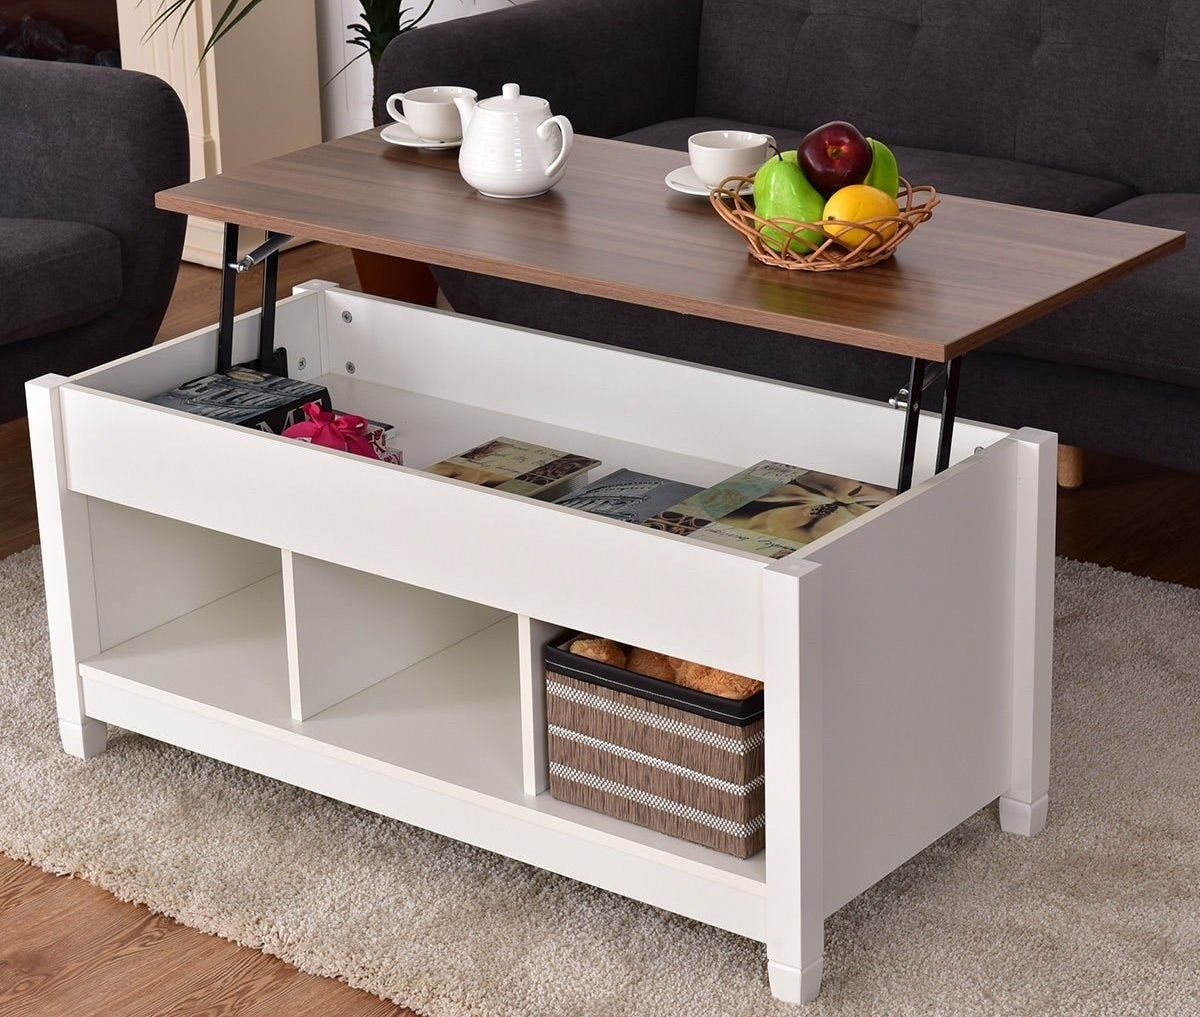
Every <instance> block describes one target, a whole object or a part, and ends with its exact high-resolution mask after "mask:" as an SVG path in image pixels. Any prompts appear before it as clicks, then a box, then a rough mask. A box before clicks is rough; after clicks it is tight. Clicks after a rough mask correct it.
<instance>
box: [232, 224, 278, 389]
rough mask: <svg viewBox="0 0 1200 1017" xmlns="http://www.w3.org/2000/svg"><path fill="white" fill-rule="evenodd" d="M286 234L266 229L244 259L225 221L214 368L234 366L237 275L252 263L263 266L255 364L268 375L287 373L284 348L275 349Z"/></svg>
mask: <svg viewBox="0 0 1200 1017" xmlns="http://www.w3.org/2000/svg"><path fill="white" fill-rule="evenodd" d="M291 239H292V238H291V235H290V234H287V233H273V232H268V233H267V238H266V240H264V241H263V242H262V243H261V244H259V245H258V247H256V248H255V249H254V250H253V251H251V252H250V253H249V254H247V255H246V256H245V257H244V258H241V259H239V258H238V256H237V251H238V226H237V223H232V222H227V223H226V224H225V244H224V249H223V251H222V257H221V310H220V317H219V319H218V322H217V371H218V372H220V371H227V370H229V368H231V367H232V366H233V319H234V312H235V296H236V293H237V277H238V276H239V275H241V274H242V273H243V272H249V271H250V269H252V268H254V266H255V265H257V264H259V263H262V265H263V288H262V314H261V316H260V318H259V323H258V359H257V361H256V363H255V366H256V367H257V368H258V369H259V370H260V371H266V372H268V373H270V374H279V375H286V374H287V361H286V359H285V354H284V351H282V350H279V351H276V349H275V302H276V293H275V291H276V289H277V288H278V285H279V249H280V248H281V247H283V245H284V244H286V243H287V242H288V241H289V240H291Z"/></svg>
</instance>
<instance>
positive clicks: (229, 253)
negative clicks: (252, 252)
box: [217, 222, 238, 374]
mask: <svg viewBox="0 0 1200 1017" xmlns="http://www.w3.org/2000/svg"><path fill="white" fill-rule="evenodd" d="M237 250H238V225H237V223H235V222H227V223H226V224H225V245H224V249H223V250H222V253H221V310H220V316H219V317H218V318H217V373H218V374H220V373H221V372H222V371H228V370H229V368H231V367H232V366H233V316H234V301H235V297H236V296H237V273H238V267H237Z"/></svg>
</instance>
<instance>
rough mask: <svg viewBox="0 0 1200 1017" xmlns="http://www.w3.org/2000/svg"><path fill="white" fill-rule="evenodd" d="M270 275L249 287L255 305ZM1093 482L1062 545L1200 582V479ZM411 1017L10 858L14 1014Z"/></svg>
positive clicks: (28, 511)
mask: <svg viewBox="0 0 1200 1017" xmlns="http://www.w3.org/2000/svg"><path fill="white" fill-rule="evenodd" d="M312 278H319V279H328V280H331V281H333V282H337V283H339V284H340V285H342V286H347V287H350V288H357V277H356V275H355V272H354V266H353V263H352V261H351V259H350V255H349V253H348V252H347V251H345V250H344V249H342V248H336V247H328V246H325V245H320V244H308V245H305V246H303V247H299V248H297V249H295V250H292V251H288V252H286V253H285V254H284V255H283V256H282V257H281V261H280V291H281V293H287V292H288V291H290V289H291V287H292V286H293V285H295V284H296V283H297V282H301V281H303V280H306V279H312ZM259 286H260V284H259V282H258V280H257V278H251V279H249V280H246V281H244V282H243V284H242V285H241V286H240V287H239V290H238V308H239V310H246V309H249V308H251V307H254V306H256V305H257V303H258V298H259ZM217 293H218V274H217V272H216V271H215V270H212V269H204V268H198V267H196V266H192V265H184V266H183V268H182V270H181V272H180V277H179V281H178V283H177V285H176V289H175V297H174V299H173V300H172V303H171V307H170V309H169V311H168V313H167V317H166V320H165V321H164V322H163V327H162V329H161V330H160V333H159V338H160V339H167V338H171V337H174V336H177V335H183V334H185V333H187V332H190V331H193V330H194V329H197V328H201V327H203V326H205V325H207V324H209V323H210V322H211V321H212V320H213V319H214V317H215V314H216V303H217ZM1085 462H1086V476H1087V480H1086V482H1085V484H1084V486H1083V487H1081V488H1078V489H1075V490H1070V491H1067V490H1060V492H1059V495H1058V542H1057V549H1058V553H1059V554H1061V555H1065V556H1067V557H1071V558H1079V559H1083V560H1085V561H1093V562H1098V563H1100V564H1104V565H1111V566H1113V567H1115V568H1118V569H1121V570H1122V571H1125V572H1132V573H1135V574H1138V575H1146V576H1151V577H1153V578H1156V579H1162V580H1166V581H1169V582H1175V583H1183V584H1185V585H1188V586H1194V587H1200V540H1197V539H1196V537H1195V534H1197V533H1198V532H1200V476H1195V475H1190V474H1181V473H1173V472H1171V471H1167V470H1161V469H1158V468H1155V467H1149V466H1145V465H1143V464H1140V463H1136V462H1130V461H1125V460H1115V459H1105V458H1102V457H1099V456H1090V455H1089V456H1087V457H1086V460H1085ZM36 542H37V522H36V517H35V513H34V504H33V487H32V479H31V477H30V463H29V451H28V429H27V428H26V426H25V422H24V420H18V421H13V422H11V423H9V424H4V425H0V557H4V556H6V555H8V554H12V553H13V552H15V551H19V550H21V549H23V548H25V547H28V546H30V545H32V544H34V543H36ZM72 1012H74V1013H104V1014H109V1015H114V1017H143V1015H144V1017H167V1015H178V1017H185V1015H186V1017H196V1015H213V1017H215V1015H220V1014H237V1015H239V1017H283V1015H287V1017H308V1015H312V1017H318V1015H322V1017H323V1015H324V1014H329V1013H335V1014H339V1015H341V1017H376V1015H380V1017H382V1015H391V1017H402V1015H411V1014H412V1011H410V1010H406V1009H403V1008H401V1007H397V1006H395V1005H393V1004H390V1003H386V1002H384V1001H382V1000H379V999H377V998H375V997H374V996H370V995H368V994H366V993H362V992H358V991H357V990H354V989H350V988H349V987H347V986H346V985H344V984H342V983H340V982H336V981H333V980H330V979H324V978H316V977H313V976H310V975H305V974H302V973H301V972H299V971H296V970H295V969H293V968H291V967H289V966H288V965H286V964H283V963H282V962H281V961H278V960H275V959H274V958H270V957H267V956H265V955H264V954H261V953H259V952H258V951H255V950H250V949H248V948H245V947H239V946H235V945H233V944H231V943H228V942H226V941H225V940H221V939H218V938H216V937H213V936H208V935H205V934H203V933H199V932H196V931H194V930H191V929H187V928H185V927H183V926H180V925H177V924H176V923H174V922H172V921H170V920H169V919H165V918H162V917H156V916H153V915H151V914H150V912H149V911H148V910H147V909H145V908H143V907H135V906H133V905H129V904H123V903H121V902H119V901H117V900H116V899H115V898H114V897H112V896H110V895H109V894H107V893H105V892H104V891H102V890H98V889H96V888H95V887H93V886H90V885H89V884H87V883H84V882H82V881H80V880H75V879H63V878H58V877H54V876H50V875H47V874H46V873H43V872H41V871H40V870H37V869H34V868H31V867H30V866H28V865H25V864H23V863H21V862H17V861H14V860H12V859H9V858H5V857H4V856H3V855H0V1017H10V1015H11V1017H17V1015H20V1017H51V1015H54V1017H57V1015H59V1014H62V1013H72Z"/></svg>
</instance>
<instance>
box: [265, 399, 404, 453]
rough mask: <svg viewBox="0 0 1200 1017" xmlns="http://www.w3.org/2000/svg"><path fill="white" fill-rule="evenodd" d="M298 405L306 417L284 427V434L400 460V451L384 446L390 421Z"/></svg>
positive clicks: (341, 449)
mask: <svg viewBox="0 0 1200 1017" xmlns="http://www.w3.org/2000/svg"><path fill="white" fill-rule="evenodd" d="M302 408H303V410H304V413H305V415H306V416H307V418H308V419H307V420H304V421H301V422H300V423H298V424H294V425H292V426H291V427H289V428H287V429H286V430H284V432H283V436H284V437H285V438H294V439H296V440H297V441H306V442H309V443H311V444H313V445H320V446H322V447H323V448H334V449H337V450H338V451H339V452H351V453H353V454H354V455H359V456H364V457H365V458H367V459H379V460H381V461H383V462H385V463H396V464H397V465H402V464H403V462H404V454H403V452H401V451H400V449H392V448H389V447H388V438H389V436H391V435H394V434H395V429H394V428H393V427H392V426H391V425H390V424H381V423H379V422H378V421H374V420H367V418H366V417H360V416H358V415H357V414H354V413H340V412H339V411H337V410H327V409H325V408H323V407H322V406H320V405H318V404H317V403H306V404H305V405H304V406H303V407H302Z"/></svg>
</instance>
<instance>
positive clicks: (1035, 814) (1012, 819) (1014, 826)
mask: <svg viewBox="0 0 1200 1017" xmlns="http://www.w3.org/2000/svg"><path fill="white" fill-rule="evenodd" d="M1049 808H1050V798H1049V796H1048V795H1042V797H1041V798H1039V799H1038V800H1037V801H1036V802H1034V803H1033V804H1030V803H1028V802H1021V801H1017V800H1016V799H1015V798H1001V799H1000V829H1001V830H1003V831H1004V832H1005V833H1019V834H1020V835H1021V836H1022V837H1033V836H1034V835H1036V834H1039V833H1041V832H1042V830H1043V829H1045V826H1046V814H1047V812H1048V811H1049Z"/></svg>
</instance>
